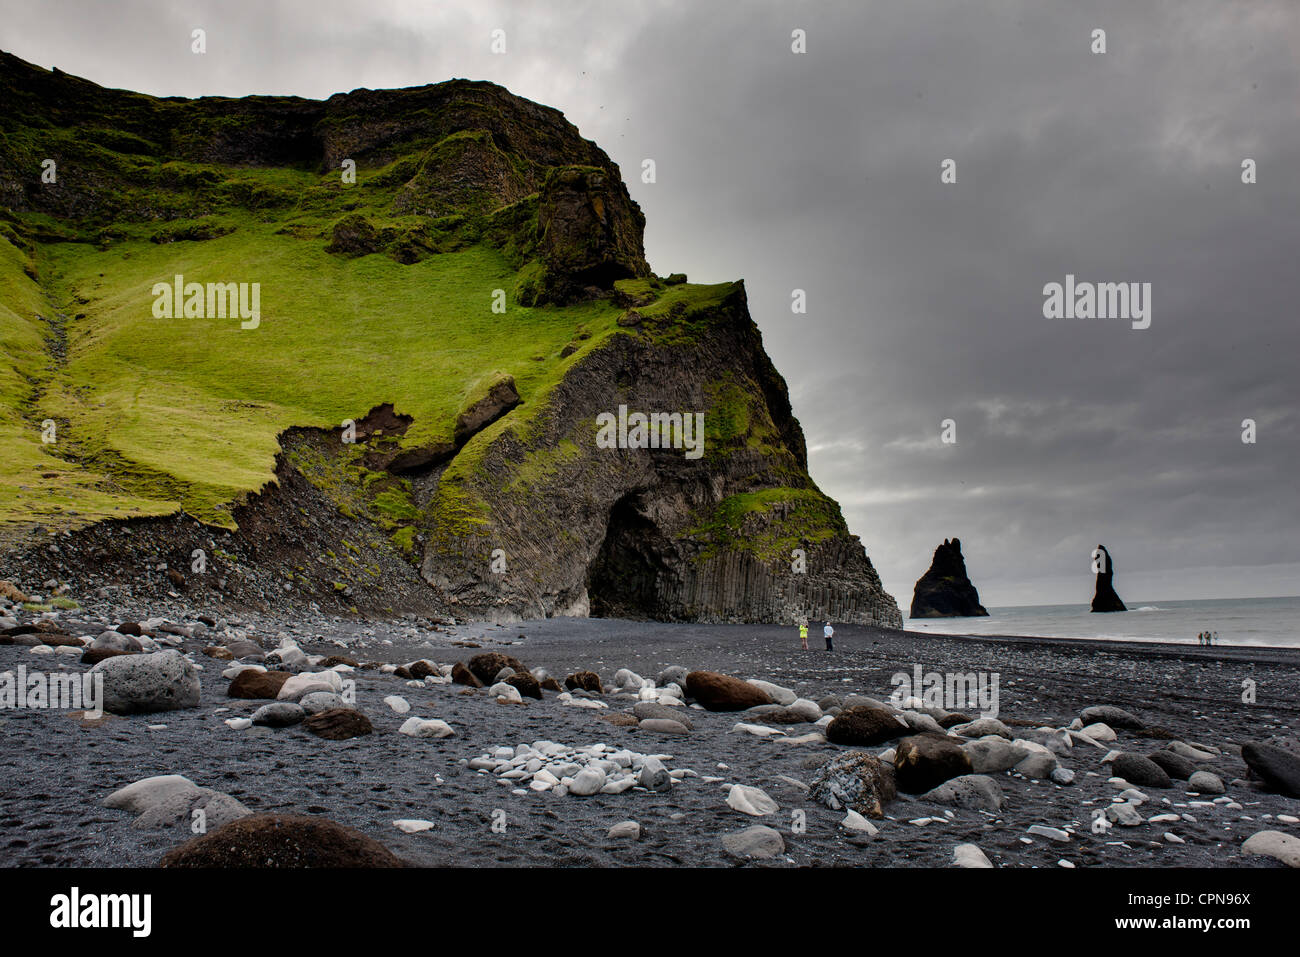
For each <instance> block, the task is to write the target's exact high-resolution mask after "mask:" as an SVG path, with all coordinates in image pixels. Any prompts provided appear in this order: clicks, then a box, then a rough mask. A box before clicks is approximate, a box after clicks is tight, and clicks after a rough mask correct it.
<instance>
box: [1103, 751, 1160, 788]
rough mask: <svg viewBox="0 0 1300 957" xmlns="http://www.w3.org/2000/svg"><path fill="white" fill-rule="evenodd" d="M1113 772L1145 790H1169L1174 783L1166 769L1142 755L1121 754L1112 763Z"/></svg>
mask: <svg viewBox="0 0 1300 957" xmlns="http://www.w3.org/2000/svg"><path fill="white" fill-rule="evenodd" d="M1110 767H1111V770H1112V771H1113V772H1114V773H1115V774H1116V775H1118V776H1119V777H1121V778H1123V779H1124V780H1125V781H1127V782H1128V783H1129V784H1136V785H1137V786H1138V787H1144V788H1169V787H1173V786H1174V783H1173V781H1171V780H1169V775H1168V774H1167V773H1166V772H1165V769H1164V768H1162V767H1161V766H1160V765H1158V764H1156V763H1155V762H1154V761H1152V760H1151V759H1150V758H1144V757H1142V755H1140V754H1121V755H1119V756H1118V757H1117V758H1115V760H1114V761H1112V762H1111V765H1110Z"/></svg>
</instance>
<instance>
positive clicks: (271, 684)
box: [226, 668, 291, 699]
mask: <svg viewBox="0 0 1300 957" xmlns="http://www.w3.org/2000/svg"><path fill="white" fill-rule="evenodd" d="M290 677H291V676H290V674H289V672H287V671H257V670H255V669H253V668H246V669H244V670H243V671H241V672H240V673H239V674H237V675H235V677H234V678H232V679H231V681H230V687H229V688H227V689H226V694H227V695H229V696H230V697H231V698H253V699H258V698H275V697H276V696H277V695H279V694H280V687H281V686H282V685H283V684H284V683H285V682H286V681H288V680H289V678H290Z"/></svg>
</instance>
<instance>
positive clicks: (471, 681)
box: [451, 661, 483, 688]
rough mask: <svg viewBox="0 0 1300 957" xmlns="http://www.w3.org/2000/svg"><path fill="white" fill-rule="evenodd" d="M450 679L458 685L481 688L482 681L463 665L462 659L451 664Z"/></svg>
mask: <svg viewBox="0 0 1300 957" xmlns="http://www.w3.org/2000/svg"><path fill="white" fill-rule="evenodd" d="M451 680H452V682H453V683H455V684H458V685H466V686H468V687H470V688H482V687H483V682H481V681H479V680H478V678H477V677H476V676H475V675H474V672H472V671H470V670H469V669H468V668H466V667H465V663H464V662H462V661H458V662H456V663H455V664H454V665H452V666H451Z"/></svg>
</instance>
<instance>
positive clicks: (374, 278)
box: [0, 54, 902, 627]
mask: <svg viewBox="0 0 1300 957" xmlns="http://www.w3.org/2000/svg"><path fill="white" fill-rule="evenodd" d="M0 93H3V94H4V96H3V104H4V105H3V106H2V107H0V306H3V308H0V323H2V324H3V325H0V349H3V350H4V351H5V352H6V355H7V358H8V359H9V360H10V361H11V363H12V366H13V369H14V373H15V374H14V375H13V376H12V377H10V378H8V379H6V380H4V381H3V382H0V441H5V442H6V443H7V447H8V448H10V449H11V450H12V451H13V456H12V458H11V460H10V462H8V463H6V466H5V469H4V470H3V471H0V538H2V539H3V541H4V542H5V547H6V548H7V549H8V550H9V551H10V552H11V553H14V554H17V553H19V552H21V553H22V555H23V556H24V557H23V562H25V563H26V564H25V565H24V567H31V568H32V569H33V573H38V571H39V572H45V571H48V572H49V573H50V574H55V575H60V576H72V577H75V576H76V575H78V574H83V575H85V574H92V569H91V568H90V566H92V565H93V566H95V567H97V568H99V569H103V568H109V567H121V568H123V569H125V568H127V567H129V562H128V561H127V559H126V557H125V553H123V554H119V552H120V551H121V548H123V547H125V546H121V543H120V539H121V535H122V534H127V533H129V535H130V536H131V537H132V539H133V541H134V543H135V547H136V549H137V550H139V549H140V543H141V542H146V541H147V542H149V543H150V544H149V549H150V550H152V551H154V552H156V553H157V556H158V557H159V558H161V559H163V560H162V561H159V562H158V564H161V565H167V564H170V565H171V567H172V570H173V571H174V570H175V568H176V567H177V566H178V565H179V566H180V567H186V566H188V565H189V562H188V560H187V556H188V555H189V554H190V553H191V552H192V551H193V548H194V547H195V546H196V543H197V542H198V541H200V540H202V541H203V542H204V543H206V544H207V547H208V548H209V549H211V550H212V551H211V553H210V554H209V558H210V562H209V565H208V567H207V569H206V570H205V571H203V572H189V573H186V576H185V577H186V578H187V581H186V583H185V587H186V588H190V589H200V590H202V589H211V590H214V591H215V592H217V593H219V594H220V595H221V596H224V597H225V598H227V599H230V600H232V601H235V600H239V599H241V598H242V599H246V600H259V601H260V600H265V601H281V602H283V601H310V602H314V603H318V604H319V605H321V606H322V607H337V608H342V609H344V610H350V611H358V610H380V611H391V610H392V608H393V605H394V604H395V603H396V604H400V605H412V606H414V605H420V606H424V605H427V606H429V607H433V608H436V609H439V610H441V611H443V612H444V613H446V614H448V615H451V616H455V617H461V618H494V619H510V618H515V617H531V616H542V615H554V614H571V615H583V614H601V615H623V616H633V617H647V618H657V619H667V620H695V621H774V622H776V621H779V622H790V621H794V620H796V619H797V618H799V617H803V616H808V617H813V618H830V619H833V620H836V621H849V622H864V623H873V624H881V625H888V626H893V627H899V626H901V623H902V620H901V615H900V614H899V611H898V608H897V605H896V603H895V602H894V600H893V599H892V598H891V597H890V596H889V595H887V594H885V593H884V591H883V589H882V588H881V585H880V580H879V578H878V576H877V575H876V572H875V570H874V568H873V567H872V565H871V561H870V559H869V558H868V557H867V555H866V553H865V550H864V549H863V547H862V545H861V543H860V541H859V540H858V539H857V537H856V536H853V535H851V534H849V532H848V529H847V526H846V525H845V523H844V520H843V517H842V515H841V513H840V510H839V507H838V505H836V503H835V502H834V501H833V500H831V499H830V498H828V497H827V496H826V495H824V494H823V493H822V492H821V491H820V490H819V489H818V488H817V486H816V485H815V483H814V482H813V481H812V479H811V477H810V476H809V475H808V470H807V455H806V449H805V444H804V437H803V433H802V430H801V428H800V426H799V423H798V422H797V421H796V419H795V418H794V416H793V414H792V412H791V408H790V402H789V398H788V395H787V391H786V385H785V382H784V380H783V379H782V377H781V375H780V374H779V373H778V372H777V370H776V369H775V367H774V366H773V364H772V362H771V360H770V359H769V358H768V356H767V354H766V353H765V351H764V349H763V344H762V340H761V336H760V334H759V331H758V329H757V327H756V326H755V325H754V323H753V321H752V319H751V318H750V316H749V312H748V308H747V303H746V298H745V290H744V286H743V284H742V283H739V282H737V283H724V284H721V285H717V286H701V285H695V284H691V283H689V282H686V281H685V276H682V275H674V276H669V277H659V276H656V275H654V274H653V272H652V271H651V269H650V267H649V265H648V264H647V263H646V261H645V257H644V252H643V245H642V234H643V229H644V225H645V220H644V216H643V215H642V213H641V210H640V208H639V207H638V206H637V204H636V203H635V201H633V200H632V198H631V196H630V194H629V193H628V190H627V188H626V186H625V185H624V183H623V181H622V177H621V174H620V172H619V169H618V167H617V165H616V164H614V163H613V162H612V161H611V160H610V159H609V157H608V156H606V155H605V153H604V152H603V151H601V150H600V148H599V147H597V146H596V145H595V144H593V143H591V142H589V141H587V140H585V139H583V138H582V137H581V136H580V135H579V133H578V131H577V129H576V128H574V127H573V126H572V125H571V124H570V123H568V122H567V121H566V120H565V119H564V117H563V115H562V114H560V113H559V112H558V111H556V110H553V109H551V108H548V107H545V106H540V105H538V104H535V103H531V102H529V101H527V100H524V99H521V98H519V97H516V96H514V95H512V94H510V93H509V92H508V91H506V90H504V89H502V88H501V87H498V86H495V85H494V84H491V83H481V82H470V81H465V80H452V81H448V82H446V83H439V84H434V85H431V86H425V87H419V88H414V89H407V90H386V91H372V90H355V91H353V92H351V93H346V94H338V95H335V96H333V97H330V98H329V99H328V100H325V101H311V100H304V99H300V98H295V97H266V96H257V97H245V98H241V99H227V98H221V97H205V98H203V99H199V100H184V99H176V98H168V99H159V98H154V97H149V96H143V95H140V94H136V93H130V92H125V91H117V90H107V89H104V88H102V87H99V86H97V85H95V84H93V83H90V82H88V81H86V80H82V79H79V78H76V77H72V76H69V75H67V74H64V73H59V72H57V71H56V72H49V71H45V70H42V69H40V68H37V67H34V66H32V65H30V64H27V63H24V62H23V61H21V60H18V59H17V58H15V57H12V56H9V55H7V54H0ZM50 171H53V175H52V177H51V176H49V172H50ZM178 276H179V277H182V278H176V277H178ZM173 282H174V283H176V284H177V288H178V289H180V290H182V293H183V295H180V296H177V297H176V299H177V301H176V303H175V305H176V311H175V313H174V315H173V314H171V313H165V310H164V313H165V314H164V315H162V316H160V311H159V301H158V298H157V297H158V296H159V292H158V289H159V288H160V287H161V286H166V287H169V288H170V287H171V285H172V284H173ZM190 284H194V285H193V289H194V293H193V294H191V285H190ZM226 284H229V286H230V288H231V289H232V290H233V289H234V288H235V287H236V286H238V287H239V290H240V293H241V295H242V294H243V292H244V287H248V288H249V289H250V290H251V289H252V287H254V286H256V289H257V292H258V294H259V296H260V303H261V306H260V313H259V315H258V316H257V317H256V319H254V320H249V319H248V317H247V316H243V315H242V314H241V315H240V316H235V315H234V313H233V304H232V307H231V310H230V311H229V313H228V312H227V311H226V310H224V309H222V310H221V311H220V312H219V313H218V312H214V310H213V309H212V306H211V304H212V301H213V298H212V297H213V292H212V289H213V286H214V285H215V286H217V287H218V291H220V289H221V288H222V287H224V286H225V285H226ZM151 290H152V291H153V292H152V294H151ZM205 293H206V305H207V308H206V309H205V308H204V307H205V295H204V294H205ZM167 295H168V296H169V297H170V292H168V293H167ZM182 300H183V302H182ZM241 302H243V300H241ZM232 303H233V299H232ZM241 318H242V319H245V320H247V321H245V322H243V323H241V322H240V321H239V320H240V319H241ZM639 416H645V417H646V420H647V421H645V422H641V420H640V418H639ZM701 416H702V418H700V417H701ZM48 422H53V423H54V424H55V428H56V431H57V440H55V441H52V442H45V441H42V432H41V429H42V426H43V425H44V424H45V423H48ZM697 423H698V424H699V426H700V429H699V430H697V431H698V434H697V432H693V431H692V428H693V427H694V426H695V425H696V424H697ZM611 436H613V437H614V439H615V440H614V441H613V442H610V441H606V440H607V439H609V438H610V437H611ZM119 531H120V532H121V534H119ZM64 532H67V533H68V535H67V536H64V535H63V533H64ZM50 534H56V535H59V536H61V538H60V542H61V544H60V547H59V549H58V551H57V557H49V556H50V555H55V554H56V553H55V552H50V551H49V549H48V548H47V547H46V542H47V539H46V538H45V537H44V536H48V535H50ZM301 542H311V543H312V545H311V547H310V548H305V547H304V546H302V545H301ZM92 556H93V560H92ZM119 559H120V561H119ZM174 579H175V576H173V581H172V582H171V583H170V584H171V586H172V587H178V586H176V584H175V581H174ZM408 579H409V581H408ZM240 582H245V583H254V582H255V583H256V584H255V585H254V584H247V586H246V592H247V593H245V592H241V591H240V588H241V587H244V586H241V585H240ZM277 582H279V583H286V584H284V594H280V589H279V587H278V586H277V585H276V584H275V583H277ZM411 582H415V583H418V588H417V587H416V586H415V585H412V584H411ZM398 583H401V587H400V588H399V587H397V584H398ZM160 584H162V587H166V584H165V583H160ZM408 586H409V587H408ZM417 592H419V593H418V594H417ZM380 595H382V596H383V597H382V598H380V597H376V596H380Z"/></svg>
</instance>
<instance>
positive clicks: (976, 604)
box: [911, 538, 988, 618]
mask: <svg viewBox="0 0 1300 957" xmlns="http://www.w3.org/2000/svg"><path fill="white" fill-rule="evenodd" d="M980 615H988V612H987V611H985V610H984V606H983V605H981V604H980V596H979V592H977V591H976V590H975V586H974V585H972V584H971V582H970V579H969V578H967V577H966V560H965V559H964V558H962V556H961V540H960V539H956V538H954V539H952V540H951V541H949V540H947V539H944V542H943V544H942V545H940V546H939V547H938V548H936V549H935V550H934V560H933V561H932V562H930V570H929V571H927V572H926V573H925V574H924V575H922V576H921V578H920V580H919V581H918V582H917V583H916V591H915V592H914V593H913V594H912V612H911V617H913V618H975V617H978V616H980Z"/></svg>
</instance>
